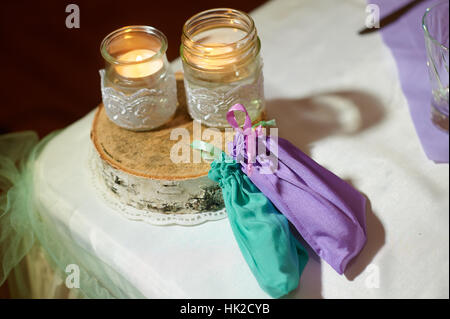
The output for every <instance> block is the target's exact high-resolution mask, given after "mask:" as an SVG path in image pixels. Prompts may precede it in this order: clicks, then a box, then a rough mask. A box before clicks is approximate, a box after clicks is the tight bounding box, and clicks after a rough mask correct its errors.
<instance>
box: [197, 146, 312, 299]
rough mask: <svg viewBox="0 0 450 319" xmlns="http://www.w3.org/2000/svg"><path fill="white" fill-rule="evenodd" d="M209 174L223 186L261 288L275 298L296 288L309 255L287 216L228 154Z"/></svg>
mask: <svg viewBox="0 0 450 319" xmlns="http://www.w3.org/2000/svg"><path fill="white" fill-rule="evenodd" d="M195 146H197V148H200V149H202V148H203V149H204V146H205V145H204V144H203V145H200V144H199V142H195V143H194V145H193V147H195ZM199 146H203V147H199ZM207 152H208V151H207ZM209 153H210V154H211V153H212V154H213V153H214V152H209ZM216 153H217V152H216ZM208 176H209V178H210V179H212V180H214V181H217V182H218V183H219V185H220V186H221V188H222V193H223V199H224V202H225V207H226V209H227V213H228V219H229V221H230V225H231V228H232V230H233V233H234V236H235V238H236V241H237V243H238V245H239V248H240V249H241V252H242V254H243V256H244V258H245V260H246V261H247V264H248V265H249V267H250V269H251V271H252V273H253V275H254V276H255V278H256V280H257V281H258V284H259V285H260V287H261V288H262V289H263V290H264V291H265V292H267V293H268V294H269V295H270V296H272V297H274V298H279V297H281V296H284V295H286V294H288V293H289V292H290V291H292V290H294V289H296V288H297V286H298V283H299V280H300V276H301V273H302V272H303V268H304V267H305V265H306V263H307V261H308V254H307V252H306V250H305V248H304V247H303V246H302V245H301V244H300V243H299V242H298V241H297V240H296V238H295V237H294V236H293V235H292V234H291V232H290V230H289V224H288V221H287V219H286V218H285V217H284V216H283V215H282V214H280V213H279V212H278V210H277V209H276V208H275V207H274V206H273V204H272V203H271V202H270V200H269V199H267V197H266V196H265V195H264V194H263V193H262V192H261V191H260V190H259V189H258V188H257V187H256V186H255V185H254V184H253V183H252V182H251V181H250V179H249V178H248V177H247V175H245V174H244V173H243V172H242V170H241V165H240V164H238V163H236V162H235V161H233V160H232V159H231V158H229V157H227V156H226V155H225V153H221V154H220V158H219V159H216V160H215V161H214V162H213V163H212V164H211V170H210V171H209V174H208Z"/></svg>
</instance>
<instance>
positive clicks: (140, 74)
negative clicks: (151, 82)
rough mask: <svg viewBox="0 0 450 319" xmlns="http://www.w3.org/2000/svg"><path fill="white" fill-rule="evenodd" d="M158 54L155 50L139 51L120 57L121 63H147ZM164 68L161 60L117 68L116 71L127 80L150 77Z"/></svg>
mask: <svg viewBox="0 0 450 319" xmlns="http://www.w3.org/2000/svg"><path fill="white" fill-rule="evenodd" d="M155 54H156V52H155V51H153V50H148V49H138V50H132V51H129V52H127V53H125V54H122V55H120V56H119V57H118V61H119V62H140V61H145V60H147V59H149V58H151V57H152V56H154V55H155ZM162 67H163V61H162V60H161V59H156V60H150V61H147V62H142V63H135V64H129V65H119V66H116V71H117V73H119V74H120V75H121V76H123V77H126V78H133V79H136V78H144V77H147V76H150V75H152V74H154V73H156V72H158V71H159V70H161V68H162Z"/></svg>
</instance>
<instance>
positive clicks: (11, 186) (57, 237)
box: [0, 132, 143, 298]
mask: <svg viewBox="0 0 450 319" xmlns="http://www.w3.org/2000/svg"><path fill="white" fill-rule="evenodd" d="M53 136H55V134H51V135H50V136H48V137H46V138H45V139H43V140H42V141H41V142H39V141H38V137H37V135H36V134H35V133H34V132H21V133H13V134H7V135H1V136H0V285H2V284H3V283H4V282H5V280H6V279H7V277H8V275H10V274H11V277H15V278H20V279H19V285H15V288H16V289H17V290H19V291H16V292H15V295H16V296H20V297H24V298H28V297H30V296H31V295H30V292H29V291H27V289H29V286H28V285H26V284H25V283H24V282H20V281H25V280H26V276H24V275H23V274H21V273H20V272H18V271H17V270H18V269H19V267H20V264H21V262H23V259H24V257H25V255H27V254H28V253H29V252H30V250H31V249H32V248H33V247H40V248H41V249H42V250H43V251H44V253H45V257H46V260H47V261H48V263H49V264H50V265H51V266H52V269H53V271H54V272H55V273H57V274H58V275H59V276H60V278H62V279H63V280H64V279H65V278H66V277H67V275H68V273H66V267H67V266H68V265H77V266H78V267H79V270H80V272H79V273H80V276H79V279H80V287H79V288H72V289H77V294H76V295H77V296H79V297H83V298H143V295H142V294H141V293H140V292H139V291H137V289H136V288H134V287H133V286H131V285H130V284H129V283H128V281H127V280H126V279H124V278H123V277H122V276H121V275H120V274H119V273H117V272H116V271H115V270H113V269H112V268H111V267H109V266H108V265H107V264H105V263H104V262H102V261H101V260H100V259H99V258H97V257H96V256H95V255H93V254H92V253H91V252H89V251H87V250H85V249H84V248H83V247H81V246H79V245H78V244H77V243H76V242H75V241H74V240H73V239H72V237H71V235H70V234H69V233H67V232H64V231H62V230H59V228H58V227H55V224H54V222H53V221H52V220H51V219H49V218H47V214H46V212H45V211H44V210H45V208H43V207H39V205H38V204H37V200H36V197H37V195H39V185H34V183H33V173H34V167H35V165H34V164H35V161H36V159H37V158H38V156H39V154H40V152H41V151H42V149H43V148H44V147H45V145H46V144H47V142H48V141H50V140H51V139H52V137H53ZM13 270H14V271H13Z"/></svg>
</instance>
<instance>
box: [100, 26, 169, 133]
mask: <svg viewBox="0 0 450 319" xmlns="http://www.w3.org/2000/svg"><path fill="white" fill-rule="evenodd" d="M166 50H167V39H166V37H165V35H164V34H163V33H162V32H160V31H159V30H157V29H155V28H152V27H148V26H128V27H123V28H121V29H118V30H116V31H114V32H112V33H110V34H109V35H108V36H106V38H105V39H104V40H103V42H102V44H101V53H102V56H103V58H104V59H105V62H106V66H105V69H104V70H101V71H100V75H101V90H102V99H103V105H104V106H105V110H106V114H107V115H108V117H109V118H110V120H111V121H112V122H114V123H115V124H117V125H119V126H121V127H123V128H126V129H129V130H133V131H146V130H151V129H154V128H157V127H159V126H161V125H163V124H164V123H166V122H167V121H169V120H170V119H171V117H172V115H173V114H174V113H175V110H176V108H177V92H176V80H175V75H174V74H173V72H172V70H171V68H170V65H169V63H168V61H167V57H166Z"/></svg>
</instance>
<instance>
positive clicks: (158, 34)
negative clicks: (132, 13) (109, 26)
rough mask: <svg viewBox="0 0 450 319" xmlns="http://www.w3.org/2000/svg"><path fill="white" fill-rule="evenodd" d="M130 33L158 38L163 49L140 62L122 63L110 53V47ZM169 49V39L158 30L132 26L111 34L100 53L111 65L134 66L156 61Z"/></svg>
mask: <svg viewBox="0 0 450 319" xmlns="http://www.w3.org/2000/svg"><path fill="white" fill-rule="evenodd" d="M128 32H141V33H146V34H149V35H152V36H155V37H157V38H158V39H159V40H160V41H161V47H160V48H159V50H158V51H157V52H156V53H155V54H154V55H152V56H150V57H148V58H145V59H142V60H140V61H120V60H119V59H117V58H115V57H114V56H112V55H111V54H110V53H109V52H108V45H109V44H110V43H111V42H112V41H113V40H114V39H116V38H117V37H119V36H121V35H123V34H126V33H128ZM167 47H168V42H167V38H166V36H165V35H164V33H162V32H161V31H159V30H158V29H156V28H154V27H150V26H146V25H130V26H125V27H122V28H119V29H117V30H114V31H113V32H111V33H109V34H108V35H107V36H106V37H105V38H104V39H103V41H102V43H101V44H100V53H101V54H102V56H103V58H104V59H105V60H106V61H107V62H109V63H111V64H117V65H134V64H140V63H145V62H150V61H152V60H156V59H159V58H161V57H162V56H164V54H166V51H167Z"/></svg>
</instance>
